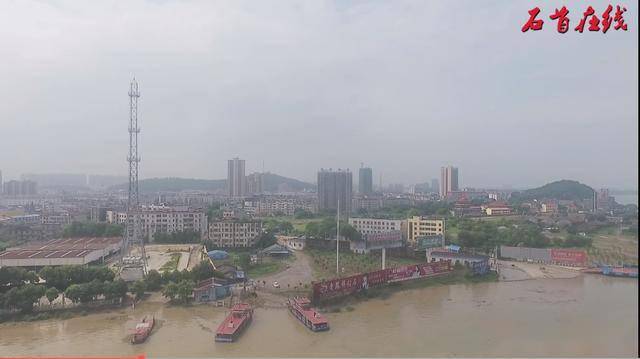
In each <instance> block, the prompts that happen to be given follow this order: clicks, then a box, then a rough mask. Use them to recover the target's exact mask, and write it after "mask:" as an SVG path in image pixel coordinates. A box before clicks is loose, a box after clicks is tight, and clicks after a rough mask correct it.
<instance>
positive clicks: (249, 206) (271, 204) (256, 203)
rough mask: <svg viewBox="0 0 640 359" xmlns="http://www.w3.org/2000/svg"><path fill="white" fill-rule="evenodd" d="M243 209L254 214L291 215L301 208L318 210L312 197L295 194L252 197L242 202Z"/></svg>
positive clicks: (308, 210)
mask: <svg viewBox="0 0 640 359" xmlns="http://www.w3.org/2000/svg"><path fill="white" fill-rule="evenodd" d="M244 210H245V211H246V212H247V213H251V214H253V215H256V216H262V217H266V216H277V215H284V216H293V215H294V214H295V212H296V211H298V210H302V211H307V212H311V213H316V212H317V211H318V204H317V202H316V200H315V199H314V198H301V197H297V196H264V197H259V198H252V199H249V200H247V201H245V202H244Z"/></svg>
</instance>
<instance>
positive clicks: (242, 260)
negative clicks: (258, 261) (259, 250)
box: [238, 253, 251, 270]
mask: <svg viewBox="0 0 640 359" xmlns="http://www.w3.org/2000/svg"><path fill="white" fill-rule="evenodd" d="M238 264H239V265H240V267H242V269H244V270H247V269H249V265H251V256H249V253H240V255H239V256H238Z"/></svg>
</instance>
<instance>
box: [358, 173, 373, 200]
mask: <svg viewBox="0 0 640 359" xmlns="http://www.w3.org/2000/svg"><path fill="white" fill-rule="evenodd" d="M358 192H359V193H360V194H363V195H369V194H371V193H373V170H372V169H371V168H370V167H362V168H360V172H359V173H358Z"/></svg>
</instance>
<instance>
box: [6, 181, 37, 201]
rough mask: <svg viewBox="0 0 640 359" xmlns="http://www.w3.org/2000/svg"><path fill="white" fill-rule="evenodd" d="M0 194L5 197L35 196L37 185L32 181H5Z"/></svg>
mask: <svg viewBox="0 0 640 359" xmlns="http://www.w3.org/2000/svg"><path fill="white" fill-rule="evenodd" d="M2 194H4V195H5V196H7V197H24V196H35V195H36V194H38V184H37V183H36V182H34V181H29V180H24V181H7V182H4V183H3V184H2Z"/></svg>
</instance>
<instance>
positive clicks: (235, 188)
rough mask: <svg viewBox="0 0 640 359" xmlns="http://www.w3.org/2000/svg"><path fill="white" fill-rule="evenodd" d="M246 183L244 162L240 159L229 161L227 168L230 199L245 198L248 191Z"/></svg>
mask: <svg viewBox="0 0 640 359" xmlns="http://www.w3.org/2000/svg"><path fill="white" fill-rule="evenodd" d="M246 182H247V179H246V177H245V175H244V160H241V159H239V158H238V157H236V158H234V159H231V160H229V161H228V168H227V189H228V193H229V197H236V198H237V197H243V196H244V195H245V194H246V190H247V183H246Z"/></svg>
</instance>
